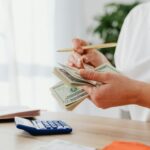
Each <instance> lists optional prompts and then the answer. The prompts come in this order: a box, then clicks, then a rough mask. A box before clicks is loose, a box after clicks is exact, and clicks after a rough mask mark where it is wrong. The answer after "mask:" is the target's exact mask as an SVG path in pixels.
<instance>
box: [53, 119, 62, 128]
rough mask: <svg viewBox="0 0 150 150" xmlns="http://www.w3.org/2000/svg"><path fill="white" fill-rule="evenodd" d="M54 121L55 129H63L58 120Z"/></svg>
mask: <svg viewBox="0 0 150 150" xmlns="http://www.w3.org/2000/svg"><path fill="white" fill-rule="evenodd" d="M54 123H55V124H56V125H57V129H64V127H63V126H62V125H61V124H60V123H59V121H54Z"/></svg>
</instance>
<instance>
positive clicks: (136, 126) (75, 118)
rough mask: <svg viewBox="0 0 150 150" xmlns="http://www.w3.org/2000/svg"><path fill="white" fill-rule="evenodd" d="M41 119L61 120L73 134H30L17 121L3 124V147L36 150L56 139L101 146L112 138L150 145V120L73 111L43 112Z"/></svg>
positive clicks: (0, 125)
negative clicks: (134, 119)
mask: <svg viewBox="0 0 150 150" xmlns="http://www.w3.org/2000/svg"><path fill="white" fill-rule="evenodd" d="M38 118H40V119H49V120H51V119H54V120H55V119H62V120H64V121H65V122H67V123H68V124H69V125H70V126H71V127H72V128H73V132H72V134H68V135H48V136H31V135H29V134H27V133H26V132H23V131H22V130H18V129H16V127H15V124H14V123H13V122H12V123H0V147H1V149H3V150H10V149H11V150H20V149H21V150H30V149H31V150H36V149H38V147H39V146H40V145H45V144H46V143H48V142H50V141H51V140H54V139H62V140H67V141H71V142H73V143H77V144H82V145H86V146H91V147H96V148H100V149H101V148H102V147H104V146H105V145H107V144H110V143H111V142H112V141H116V140H119V141H120V140H123V141H136V142H142V143H145V144H147V145H150V123H146V122H138V121H129V120H121V119H111V118H102V117H98V116H87V115H78V114H74V113H66V112H65V113H52V112H46V113H42V114H41V116H40V117H38Z"/></svg>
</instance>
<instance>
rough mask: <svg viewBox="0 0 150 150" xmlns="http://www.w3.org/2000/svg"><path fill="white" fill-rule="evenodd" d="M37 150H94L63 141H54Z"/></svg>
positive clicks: (93, 149)
mask: <svg viewBox="0 0 150 150" xmlns="http://www.w3.org/2000/svg"><path fill="white" fill-rule="evenodd" d="M37 150H96V149H95V148H92V147H87V146H83V145H78V144H74V143H71V142H68V141H63V140H54V141H52V142H50V143H49V144H47V145H45V146H41V147H40V148H39V149H37Z"/></svg>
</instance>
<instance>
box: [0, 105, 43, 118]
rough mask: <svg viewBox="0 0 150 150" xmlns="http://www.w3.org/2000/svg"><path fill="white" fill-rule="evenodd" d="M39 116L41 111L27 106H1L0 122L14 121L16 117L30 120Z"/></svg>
mask: <svg viewBox="0 0 150 150" xmlns="http://www.w3.org/2000/svg"><path fill="white" fill-rule="evenodd" d="M39 115H40V110H39V109H33V108H29V107H26V106H0V120H5V119H14V117H15V116H18V117H25V118H30V117H35V116H39Z"/></svg>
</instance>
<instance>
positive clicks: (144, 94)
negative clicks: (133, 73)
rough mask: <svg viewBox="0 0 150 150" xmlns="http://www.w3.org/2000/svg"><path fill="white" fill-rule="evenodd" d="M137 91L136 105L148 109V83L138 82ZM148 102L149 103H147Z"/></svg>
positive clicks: (149, 90) (149, 87)
mask: <svg viewBox="0 0 150 150" xmlns="http://www.w3.org/2000/svg"><path fill="white" fill-rule="evenodd" d="M136 82H137V83H136V85H137V91H136V99H135V104H136V105H139V106H144V107H148V105H149V104H148V103H149V99H150V97H149V93H150V86H149V84H147V83H144V82H140V81H136ZM147 100H148V103H147Z"/></svg>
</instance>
